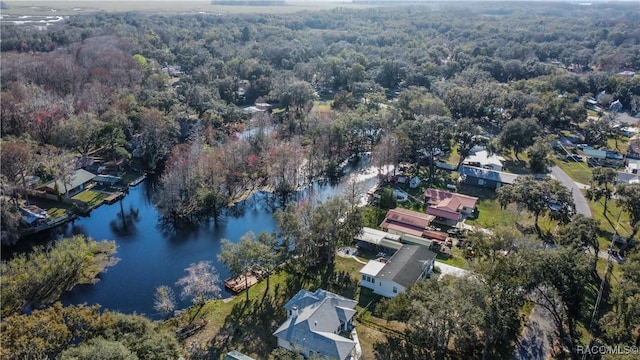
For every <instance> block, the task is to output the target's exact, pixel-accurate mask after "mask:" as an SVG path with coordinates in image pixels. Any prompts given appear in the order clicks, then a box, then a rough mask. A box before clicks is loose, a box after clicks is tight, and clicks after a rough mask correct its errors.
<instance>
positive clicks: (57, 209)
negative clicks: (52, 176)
mask: <svg viewBox="0 0 640 360" xmlns="http://www.w3.org/2000/svg"><path fill="white" fill-rule="evenodd" d="M29 202H30V203H31V204H33V205H36V206H38V207H39V208H41V209H44V210H47V214H48V215H49V220H54V219H57V218H60V217H63V216H64V215H66V214H67V211H68V210H69V209H71V208H72V206H71V205H69V204H64V203H61V202H57V201H52V200H46V199H42V198H37V197H34V196H32V197H29Z"/></svg>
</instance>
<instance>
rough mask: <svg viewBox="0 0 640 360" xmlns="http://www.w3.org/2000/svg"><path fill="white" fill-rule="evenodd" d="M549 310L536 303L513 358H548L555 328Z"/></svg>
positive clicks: (537, 359)
mask: <svg viewBox="0 0 640 360" xmlns="http://www.w3.org/2000/svg"><path fill="white" fill-rule="evenodd" d="M552 324H553V320H552V319H551V314H550V313H549V311H548V310H547V309H545V308H543V307H542V306H539V305H536V306H535V307H534V308H533V311H531V315H529V320H528V321H527V324H526V325H525V326H524V330H523V331H522V336H521V337H520V341H518V346H517V347H516V350H515V352H514V353H513V357H512V358H511V359H512V360H546V359H547V358H549V356H550V353H551V348H552V346H553V338H554V336H555V332H554V331H555V330H554V328H553V325H552Z"/></svg>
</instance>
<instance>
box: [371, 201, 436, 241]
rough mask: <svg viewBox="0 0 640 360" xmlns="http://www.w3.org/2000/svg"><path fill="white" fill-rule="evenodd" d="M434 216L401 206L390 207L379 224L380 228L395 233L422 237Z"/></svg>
mask: <svg viewBox="0 0 640 360" xmlns="http://www.w3.org/2000/svg"><path fill="white" fill-rule="evenodd" d="M435 218H436V217H435V216H433V215H429V214H425V213H421V212H417V211H413V210H409V209H402V208H395V209H391V210H389V211H388V212H387V216H386V217H385V219H384V220H383V221H382V223H381V224H380V227H381V228H382V230H384V231H386V232H388V233H391V234H395V235H403V234H409V235H413V236H418V237H422V234H423V233H424V231H425V230H427V229H428V228H429V226H430V225H431V222H432V221H433V220H434V219H435Z"/></svg>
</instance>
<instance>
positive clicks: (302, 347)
mask: <svg viewBox="0 0 640 360" xmlns="http://www.w3.org/2000/svg"><path fill="white" fill-rule="evenodd" d="M356 305H357V302H356V301H355V300H351V299H347V298H345V297H343V296H340V295H337V294H334V293H332V292H329V291H326V290H323V289H318V290H316V291H315V292H311V291H308V290H300V291H299V292H298V293H297V294H296V295H295V296H294V297H293V298H291V300H289V301H288V302H287V303H286V304H285V305H284V308H285V309H286V310H287V316H288V317H287V320H286V321H285V322H284V323H283V324H282V325H280V327H279V328H278V330H276V331H275V332H274V333H273V335H274V336H275V337H276V338H278V346H280V347H283V348H285V349H288V350H292V351H295V352H299V353H300V354H302V355H303V356H305V357H310V356H320V357H323V358H327V359H339V360H357V359H359V358H360V356H361V354H362V350H361V348H360V344H359V343H358V341H357V334H355V329H354V328H353V324H352V322H351V319H352V318H353V316H354V315H355V313H356V310H355V308H356Z"/></svg>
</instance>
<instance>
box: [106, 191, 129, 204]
mask: <svg viewBox="0 0 640 360" xmlns="http://www.w3.org/2000/svg"><path fill="white" fill-rule="evenodd" d="M123 197H124V192H122V191H117V192H114V193H111V195H109V196H107V197H106V198H104V200H103V202H104V203H105V204H109V205H111V204H113V203H114V202H116V201H118V200H120V199H121V198H123Z"/></svg>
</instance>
